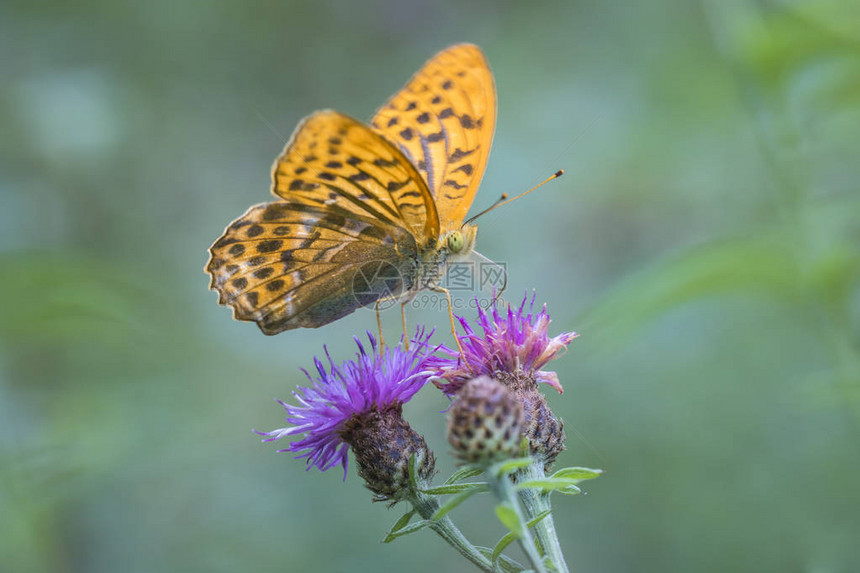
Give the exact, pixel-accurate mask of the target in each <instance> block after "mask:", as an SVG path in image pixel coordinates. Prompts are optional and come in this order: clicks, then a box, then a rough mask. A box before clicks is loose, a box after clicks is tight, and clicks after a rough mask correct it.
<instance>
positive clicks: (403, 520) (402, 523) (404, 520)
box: [385, 509, 415, 539]
mask: <svg viewBox="0 0 860 573" xmlns="http://www.w3.org/2000/svg"><path fill="white" fill-rule="evenodd" d="M414 515H415V510H414V509H413V510H412V511H407V512H406V513H404V514H403V515H401V516H400V519H398V520H397V521H396V522H395V524H394V525H393V526H392V527H391V529H390V530H389V531H388V533H387V534H386V535H385V538H386V539H388V537H389V536H390V535H391V534H392V533H397V532H398V531H400V530H401V529H403V528H404V527H406V524H408V523H409V520H410V519H412V516H414Z"/></svg>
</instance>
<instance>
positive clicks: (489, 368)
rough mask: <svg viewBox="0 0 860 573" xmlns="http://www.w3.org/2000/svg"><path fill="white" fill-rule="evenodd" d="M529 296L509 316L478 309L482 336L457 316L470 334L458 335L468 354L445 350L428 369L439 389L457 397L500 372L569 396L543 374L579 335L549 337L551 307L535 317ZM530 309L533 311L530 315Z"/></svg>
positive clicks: (555, 379)
mask: <svg viewBox="0 0 860 573" xmlns="http://www.w3.org/2000/svg"><path fill="white" fill-rule="evenodd" d="M527 300H528V293H526V295H525V296H524V297H523V302H522V303H521V304H520V306H519V308H513V307H511V305H508V310H507V313H504V314H502V313H500V312H499V309H498V306H497V305H495V304H494V305H493V310H492V314H488V313H487V312H484V310H483V309H482V308H481V307H480V305H478V320H477V321H476V323H477V325H478V326H480V327H481V328H482V329H483V331H484V334H483V336H482V335H480V334H478V333H476V332H475V330H474V329H473V328H472V327H471V325H470V324H469V323H468V322H467V321H466V319H464V318H462V317H459V316H458V317H457V319H458V320H459V321H460V324H461V325H462V327H463V330H464V331H465V333H466V334H464V335H463V336H457V338H458V339H459V341H460V346H461V347H462V349H463V354H462V356H460V355H459V354H458V353H457V352H455V351H452V350H451V349H449V348H447V347H441V348H440V351H441V352H443V353H445V354H447V355H448V356H445V357H440V356H434V357H431V358H430V360H429V361H428V364H427V366H428V367H430V368H432V369H434V370H435V371H436V374H437V376H436V377H435V379H434V384H436V386H438V387H439V388H440V389H441V390H442V391H443V392H445V393H446V394H448V395H449V396H451V395H454V394H456V393H457V391H459V390H460V388H461V387H462V386H463V384H465V383H466V382H468V381H469V380H471V379H473V378H476V377H477V376H480V375H482V374H485V375H487V376H490V377H492V376H493V375H494V373H495V372H499V371H501V372H510V373H513V372H516V371H517V370H522V371H525V372H528V373H530V374H533V376H534V379H535V380H536V381H537V382H544V383H546V384H549V385H550V386H552V387H553V388H555V389H556V390H557V391H558V392H559V393H562V392H564V389H563V388H562V387H561V383H560V382H559V380H558V375H557V374H556V373H555V372H545V371H543V370H541V368H543V367H544V366H545V365H546V364H547V363H548V362H549V361H550V360H553V359H554V358H557V357H558V356H559V354H560V353H561V352H562V351H563V350H565V349H566V348H567V346H568V345H569V344H570V343H571V341H572V340H573V339H574V338H576V337H577V336H579V334H577V333H576V332H562V333H561V334H559V335H558V336H556V337H553V338H550V336H549V334H548V327H549V323H550V319H549V314H547V312H546V305H544V306H543V308H542V309H541V311H540V312H539V313H537V314H535V313H534V304H535V295H532V300H531V303H530V304H529V308H528V309H526V301H527ZM526 310H528V312H526Z"/></svg>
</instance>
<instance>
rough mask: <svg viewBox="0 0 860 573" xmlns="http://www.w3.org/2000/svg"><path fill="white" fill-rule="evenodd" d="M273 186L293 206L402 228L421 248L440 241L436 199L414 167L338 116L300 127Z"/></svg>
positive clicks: (317, 116)
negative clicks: (330, 209) (313, 207)
mask: <svg viewBox="0 0 860 573" xmlns="http://www.w3.org/2000/svg"><path fill="white" fill-rule="evenodd" d="M272 182H273V187H272V193H274V194H275V196H277V197H281V198H283V199H286V200H288V201H291V202H301V203H306V204H310V205H316V206H318V207H321V208H328V207H332V206H333V207H337V208H338V209H340V210H342V211H345V212H347V213H351V214H353V215H356V216H358V217H361V218H369V219H373V220H375V221H378V222H379V224H380V225H382V226H388V227H403V228H405V229H407V230H408V231H410V232H411V233H412V234H413V235H415V237H416V239H417V240H418V241H419V242H421V243H426V242H427V241H428V240H431V239H435V238H436V237H438V236H439V217H438V215H437V214H436V207H435V205H434V202H433V197H432V196H431V194H430V191H429V189H427V184H426V183H425V182H424V180H423V179H422V178H421V175H420V174H419V173H418V171H417V170H416V169H415V167H414V166H413V165H412V164H411V163H410V162H409V161H408V160H407V159H406V157H404V156H403V153H401V152H400V150H398V149H397V148H396V147H395V146H394V145H392V144H391V143H390V142H388V141H386V140H385V138H383V137H381V136H380V135H379V134H378V133H375V132H374V131H373V130H371V129H370V128H369V127H367V126H365V125H363V124H362V123H360V122H358V121H356V120H354V119H352V118H350V117H347V116H345V115H343V114H340V113H337V112H335V111H330V110H324V111H318V112H316V113H314V114H313V115H311V116H309V117H308V118H306V119H305V120H304V121H303V122H302V123H300V124H299V126H298V127H297V128H296V131H295V133H293V136H292V138H291V139H290V142H289V143H287V146H286V148H285V149H284V152H283V153H282V154H281V156H280V157H278V159H276V160H275V164H274V165H273V166H272Z"/></svg>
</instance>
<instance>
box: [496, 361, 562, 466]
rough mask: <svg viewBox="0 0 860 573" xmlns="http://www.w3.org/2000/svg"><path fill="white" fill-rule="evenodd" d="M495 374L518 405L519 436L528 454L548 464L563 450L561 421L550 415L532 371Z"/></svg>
mask: <svg viewBox="0 0 860 573" xmlns="http://www.w3.org/2000/svg"><path fill="white" fill-rule="evenodd" d="M496 377H497V379H498V380H499V383H501V384H503V385H504V386H505V387H506V388H507V389H508V391H509V392H510V393H511V394H512V395H513V397H514V399H515V400H516V401H517V403H518V404H521V405H522V406H521V407H522V409H523V415H524V416H523V417H524V423H523V435H525V436H526V438H528V442H529V453H531V454H532V455H533V456H535V457H538V458H540V459H542V460H543V462H544V465H545V466H550V465H551V464H552V463H553V462H554V461H555V459H556V458H557V457H558V454H560V453H561V452H563V451H564V447H565V446H564V440H565V435H564V423H563V422H562V421H561V420H559V419H557V418H556V417H555V416H554V415H553V413H552V410H550V408H549V405H548V404H547V403H546V398H545V397H544V395H543V394H541V393H540V392H539V391H538V381H537V380H536V379H535V377H534V375H533V374H530V373H527V372H523V371H519V372H513V373H511V372H497V373H496Z"/></svg>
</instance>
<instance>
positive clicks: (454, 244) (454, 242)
mask: <svg viewBox="0 0 860 573" xmlns="http://www.w3.org/2000/svg"><path fill="white" fill-rule="evenodd" d="M465 243H466V239H464V238H463V233H461V232H460V231H454V232H453V233H451V234H450V235H448V250H449V251H451V252H452V253H459V252H460V251H462V250H463V247H464V245H465Z"/></svg>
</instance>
